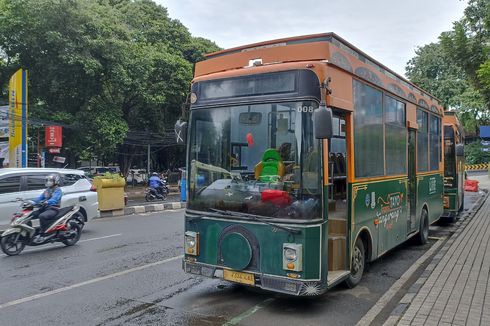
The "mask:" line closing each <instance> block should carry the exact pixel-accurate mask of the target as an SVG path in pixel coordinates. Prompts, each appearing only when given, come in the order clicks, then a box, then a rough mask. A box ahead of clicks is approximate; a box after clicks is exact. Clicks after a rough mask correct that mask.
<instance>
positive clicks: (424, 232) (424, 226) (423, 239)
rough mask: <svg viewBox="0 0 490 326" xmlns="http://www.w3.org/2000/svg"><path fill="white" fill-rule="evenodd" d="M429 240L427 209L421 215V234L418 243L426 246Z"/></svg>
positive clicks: (418, 236)
mask: <svg viewBox="0 0 490 326" xmlns="http://www.w3.org/2000/svg"><path fill="white" fill-rule="evenodd" d="M428 239H429V214H428V213H427V209H425V208H423V209H422V214H420V228H419V234H418V235H417V243H418V244H420V245H423V244H426V243H427V240H428Z"/></svg>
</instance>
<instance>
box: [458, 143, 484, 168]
mask: <svg viewBox="0 0 490 326" xmlns="http://www.w3.org/2000/svg"><path fill="white" fill-rule="evenodd" d="M482 148H483V146H482V145H481V143H480V142H479V141H476V142H473V143H471V144H468V145H466V146H465V148H464V151H465V159H466V164H480V163H488V162H489V158H490V154H489V152H483V151H482Z"/></svg>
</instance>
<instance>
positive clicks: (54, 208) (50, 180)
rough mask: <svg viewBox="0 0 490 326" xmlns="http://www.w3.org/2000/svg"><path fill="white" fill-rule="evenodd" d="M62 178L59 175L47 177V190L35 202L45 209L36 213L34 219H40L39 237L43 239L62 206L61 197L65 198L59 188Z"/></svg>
mask: <svg viewBox="0 0 490 326" xmlns="http://www.w3.org/2000/svg"><path fill="white" fill-rule="evenodd" d="M59 184H60V176H59V175H57V174H50V175H48V176H47V177H46V187H47V188H46V190H44V191H43V193H42V194H41V195H39V197H37V198H36V199H34V200H33V201H34V202H35V203H36V204H42V205H43V207H42V208H41V209H39V210H37V211H36V212H34V213H33V214H35V215H34V218H39V224H40V229H39V235H40V236H41V237H42V235H43V234H44V232H45V231H46V230H47V229H48V228H49V226H50V225H51V223H52V222H54V219H55V218H56V215H58V211H59V208H60V204H61V197H62V196H63V191H62V190H61V188H60V187H59Z"/></svg>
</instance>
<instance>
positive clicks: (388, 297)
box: [356, 239, 444, 326]
mask: <svg viewBox="0 0 490 326" xmlns="http://www.w3.org/2000/svg"><path fill="white" fill-rule="evenodd" d="M443 243H444V240H443V239H441V240H438V241H437V242H436V243H435V244H434V245H433V246H432V247H430V249H429V250H427V251H426V252H425V254H423V255H422V257H420V258H419V259H417V261H416V262H415V263H414V264H412V266H411V267H410V268H409V269H408V270H407V271H406V272H405V273H403V275H402V276H401V277H400V278H399V279H398V280H397V281H396V282H395V283H394V284H393V285H392V286H391V287H390V288H389V289H388V291H386V292H385V294H383V296H382V297H381V298H379V300H378V301H377V302H376V303H375V304H374V305H373V306H372V308H371V309H369V311H368V312H367V313H366V314H365V315H364V316H363V317H361V319H360V320H359V322H358V323H357V324H356V326H368V325H370V324H371V322H372V321H373V320H374V319H375V318H376V317H377V316H378V315H379V313H380V312H381V311H382V310H383V309H384V307H386V305H388V303H390V302H391V301H392V300H393V297H394V296H395V295H396V294H397V293H398V291H399V290H400V289H401V288H402V286H403V285H405V283H406V282H407V281H408V280H409V279H410V277H411V276H412V274H413V273H414V272H415V271H416V270H417V269H418V268H419V267H420V266H422V264H424V263H425V262H426V261H427V259H429V258H430V257H431V256H432V255H433V254H434V253H435V252H436V251H437V250H439V248H440V247H441V246H442V244H443Z"/></svg>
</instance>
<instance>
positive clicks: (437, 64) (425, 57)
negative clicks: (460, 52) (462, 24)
mask: <svg viewBox="0 0 490 326" xmlns="http://www.w3.org/2000/svg"><path fill="white" fill-rule="evenodd" d="M415 53H416V56H415V57H414V58H412V59H411V60H410V61H409V62H408V63H407V67H406V75H407V77H408V78H409V79H410V80H411V81H412V82H413V83H415V84H416V85H418V86H420V87H422V88H423V89H425V90H427V91H429V92H430V93H431V94H433V95H434V96H436V97H437V98H438V99H440V100H441V101H442V104H443V105H444V106H445V107H449V106H455V104H457V103H455V100H454V98H455V97H456V96H457V95H458V94H460V93H462V92H464V90H465V89H467V88H468V86H469V85H468V82H467V80H466V76H465V74H464V72H463V71H462V69H461V68H459V67H458V66H457V65H455V64H454V63H453V62H451V58H450V57H449V55H448V54H447V53H446V52H444V49H443V48H442V46H441V44H439V43H431V44H428V45H425V46H423V47H419V48H418V49H417V50H416V51H415Z"/></svg>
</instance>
